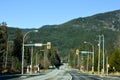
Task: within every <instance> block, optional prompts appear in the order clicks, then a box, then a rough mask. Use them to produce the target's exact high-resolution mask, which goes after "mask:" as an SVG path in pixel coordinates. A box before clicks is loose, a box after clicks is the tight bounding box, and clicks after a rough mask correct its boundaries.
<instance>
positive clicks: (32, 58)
mask: <svg viewBox="0 0 120 80" xmlns="http://www.w3.org/2000/svg"><path fill="white" fill-rule="evenodd" d="M32 61H33V46H31V72H30V74H32V66H33V65H32V63H33V62H32Z"/></svg>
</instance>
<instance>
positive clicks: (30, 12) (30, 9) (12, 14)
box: [0, 0, 120, 29]
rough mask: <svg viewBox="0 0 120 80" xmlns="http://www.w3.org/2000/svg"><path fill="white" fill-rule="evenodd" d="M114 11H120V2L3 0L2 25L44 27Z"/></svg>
mask: <svg viewBox="0 0 120 80" xmlns="http://www.w3.org/2000/svg"><path fill="white" fill-rule="evenodd" d="M114 10H120V0H0V23H1V22H3V21H4V22H6V23H7V24H8V26H9V27H18V28H24V29H25V28H29V29H30V28H40V27H42V26H43V25H59V24H62V23H65V22H67V21H70V20H72V19H75V18H79V17H87V16H92V15H95V14H98V13H104V12H109V11H114Z"/></svg>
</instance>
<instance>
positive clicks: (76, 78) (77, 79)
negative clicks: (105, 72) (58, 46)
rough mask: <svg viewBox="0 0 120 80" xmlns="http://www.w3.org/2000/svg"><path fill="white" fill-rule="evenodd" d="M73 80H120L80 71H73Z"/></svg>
mask: <svg viewBox="0 0 120 80" xmlns="http://www.w3.org/2000/svg"><path fill="white" fill-rule="evenodd" d="M70 74H71V76H72V80H120V78H119V77H110V76H101V75H95V74H87V73H83V72H80V71H78V70H71V71H70Z"/></svg>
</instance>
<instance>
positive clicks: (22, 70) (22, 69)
mask: <svg viewBox="0 0 120 80" xmlns="http://www.w3.org/2000/svg"><path fill="white" fill-rule="evenodd" d="M30 32H38V30H32V31H28V32H27V33H25V35H24V36H23V43H22V68H21V74H23V73H24V39H25V37H26V36H27V34H29V33H30Z"/></svg>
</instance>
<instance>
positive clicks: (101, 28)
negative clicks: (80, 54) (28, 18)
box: [9, 10, 120, 56]
mask: <svg viewBox="0 0 120 80" xmlns="http://www.w3.org/2000/svg"><path fill="white" fill-rule="evenodd" d="M14 30H15V29H13V28H9V33H10V35H11V36H13V32H14ZM30 30H32V29H30ZM38 30H39V32H38V33H36V34H35V35H31V36H30V37H31V39H30V40H32V41H34V42H35V43H38V42H40V43H46V42H49V41H50V42H51V43H52V46H53V47H55V48H57V49H58V52H59V54H60V55H62V56H67V55H68V54H69V53H71V51H74V50H75V49H77V48H79V49H80V50H84V49H85V48H86V45H85V44H84V41H87V42H90V43H92V44H93V45H94V46H95V50H96V53H97V48H98V41H97V40H98V35H104V36H105V50H106V51H107V52H110V53H111V52H112V51H113V50H114V49H116V48H118V47H119V46H116V45H119V44H120V42H118V41H119V39H120V38H119V37H120V10H116V11H111V12H106V13H100V14H96V15H93V16H88V17H83V18H82V17H80V18H77V19H73V20H70V21H68V22H66V23H63V24H60V25H45V26H43V27H41V28H39V29H38ZM23 31H24V32H26V31H29V30H23Z"/></svg>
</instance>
